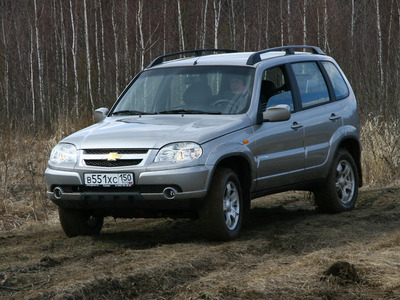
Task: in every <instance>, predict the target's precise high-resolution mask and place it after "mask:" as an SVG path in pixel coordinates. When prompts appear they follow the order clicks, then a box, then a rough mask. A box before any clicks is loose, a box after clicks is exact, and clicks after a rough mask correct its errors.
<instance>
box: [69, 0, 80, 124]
mask: <svg viewBox="0 0 400 300" xmlns="http://www.w3.org/2000/svg"><path fill="white" fill-rule="evenodd" d="M69 9H70V14H71V29H72V47H71V52H72V61H73V65H74V83H75V84H74V96H75V116H76V118H78V117H79V81H78V62H77V60H78V58H77V53H78V45H77V43H76V32H75V21H74V10H73V7H72V0H69Z"/></svg>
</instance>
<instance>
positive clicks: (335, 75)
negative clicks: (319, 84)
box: [322, 61, 349, 100]
mask: <svg viewBox="0 0 400 300" xmlns="http://www.w3.org/2000/svg"><path fill="white" fill-rule="evenodd" d="M322 64H323V66H324V67H325V70H326V73H328V76H329V79H330V80H331V82H332V86H333V90H334V92H335V96H336V99H338V100H339V99H343V98H346V97H347V96H348V95H349V89H348V87H347V84H346V82H345V81H344V79H343V77H342V75H341V74H340V72H339V70H338V69H337V68H336V66H335V65H334V64H333V63H331V62H327V61H324V62H323V63H322Z"/></svg>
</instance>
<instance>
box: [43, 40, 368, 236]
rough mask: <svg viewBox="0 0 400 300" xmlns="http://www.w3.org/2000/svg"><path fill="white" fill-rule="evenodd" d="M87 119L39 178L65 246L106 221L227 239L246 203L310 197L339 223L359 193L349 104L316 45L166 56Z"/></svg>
mask: <svg viewBox="0 0 400 300" xmlns="http://www.w3.org/2000/svg"><path fill="white" fill-rule="evenodd" d="M295 49H303V50H304V49H305V50H306V51H305V52H295V51H294V50H295ZM221 52H222V53H221ZM185 55H186V57H185ZM188 55H191V56H190V57H188ZM172 56H181V58H178V59H175V60H170V58H171V57H172ZM167 59H168V60H167ZM95 119H96V121H97V122H98V123H97V124H95V125H92V126H90V127H88V128H86V129H83V130H81V131H79V132H76V133H74V134H72V135H70V136H68V137H67V138H65V139H63V140H62V141H61V142H60V143H59V144H58V145H57V146H56V147H55V148H54V149H53V150H52V152H51V156H50V160H49V162H48V168H47V170H46V183H47V195H48V197H49V198H50V199H51V200H52V201H53V202H54V203H55V204H56V205H57V206H58V208H59V216H60V222H61V225H62V228H63V230H64V232H65V233H66V235H67V236H70V237H72V236H76V235H92V234H98V233H99V232H100V230H101V228H102V225H103V218H104V217H105V216H113V217H115V218H117V217H123V218H141V217H164V216H167V217H185V218H186V217H190V218H198V219H199V223H200V224H201V231H202V233H204V235H205V237H206V238H208V239H210V240H230V239H233V238H235V237H236V236H237V235H238V234H239V231H240V229H241V227H242V223H243V219H244V217H245V216H247V215H248V213H249V210H250V201H251V199H254V198H256V197H260V196H264V195H267V194H271V193H276V192H282V191H287V190H294V189H297V190H299V189H300V190H309V191H312V192H313V193H314V195H315V201H316V205H317V207H318V208H319V210H321V211H323V212H328V213H336V212H341V211H346V210H350V209H352V208H353V207H354V205H355V202H356V199H357V194H358V187H360V186H361V184H362V180H361V178H362V176H361V164H360V156H361V146H360V141H359V129H360V120H359V114H358V109H357V103H356V99H355V96H354V93H353V91H352V88H351V86H350V84H349V82H348V81H347V79H346V77H345V75H344V74H343V72H342V71H341V69H340V68H339V66H338V64H337V63H336V62H335V61H334V60H333V59H332V58H331V57H329V56H327V55H325V53H324V52H323V51H322V50H321V49H319V48H318V47H312V46H286V47H279V48H272V49H266V50H262V51H258V52H252V53H248V52H246V53H244V52H235V51H232V50H225V49H223V50H219V49H203V50H194V51H185V52H180V53H173V54H168V55H163V56H160V57H158V58H156V59H155V60H154V61H153V62H152V63H151V64H150V65H149V66H148V67H147V68H146V69H145V70H143V71H142V72H140V73H139V74H138V75H137V76H136V77H135V78H134V79H133V80H132V82H131V83H130V84H129V85H128V87H127V88H126V89H125V90H124V91H123V93H122V94H121V96H120V97H119V99H118V100H117V101H116V103H115V104H114V105H113V107H112V108H111V110H108V109H106V108H99V109H97V110H96V111H95Z"/></svg>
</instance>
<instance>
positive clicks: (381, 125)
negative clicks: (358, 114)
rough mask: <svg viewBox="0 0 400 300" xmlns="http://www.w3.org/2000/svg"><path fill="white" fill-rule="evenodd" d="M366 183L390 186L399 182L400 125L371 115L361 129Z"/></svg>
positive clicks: (394, 120)
mask: <svg viewBox="0 0 400 300" xmlns="http://www.w3.org/2000/svg"><path fill="white" fill-rule="evenodd" d="M361 142H362V146H363V154H362V169H363V176H364V182H365V183H366V184H370V185H377V184H388V183H392V182H395V181H397V180H399V165H400V124H399V121H398V120H396V119H392V120H389V121H387V120H384V119H383V118H382V117H379V116H372V115H370V116H369V117H368V118H367V119H366V120H364V122H363V125H362V127H361Z"/></svg>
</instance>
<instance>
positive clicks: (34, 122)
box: [3, 26, 36, 125]
mask: <svg viewBox="0 0 400 300" xmlns="http://www.w3.org/2000/svg"><path fill="white" fill-rule="evenodd" d="M3 34H4V33H3ZM29 36H30V40H31V43H30V48H31V49H30V51H29V67H30V84H31V97H32V122H33V124H34V125H35V124H36V99H35V80H34V72H33V44H34V40H33V32H32V27H31V26H30V27H29Z"/></svg>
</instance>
